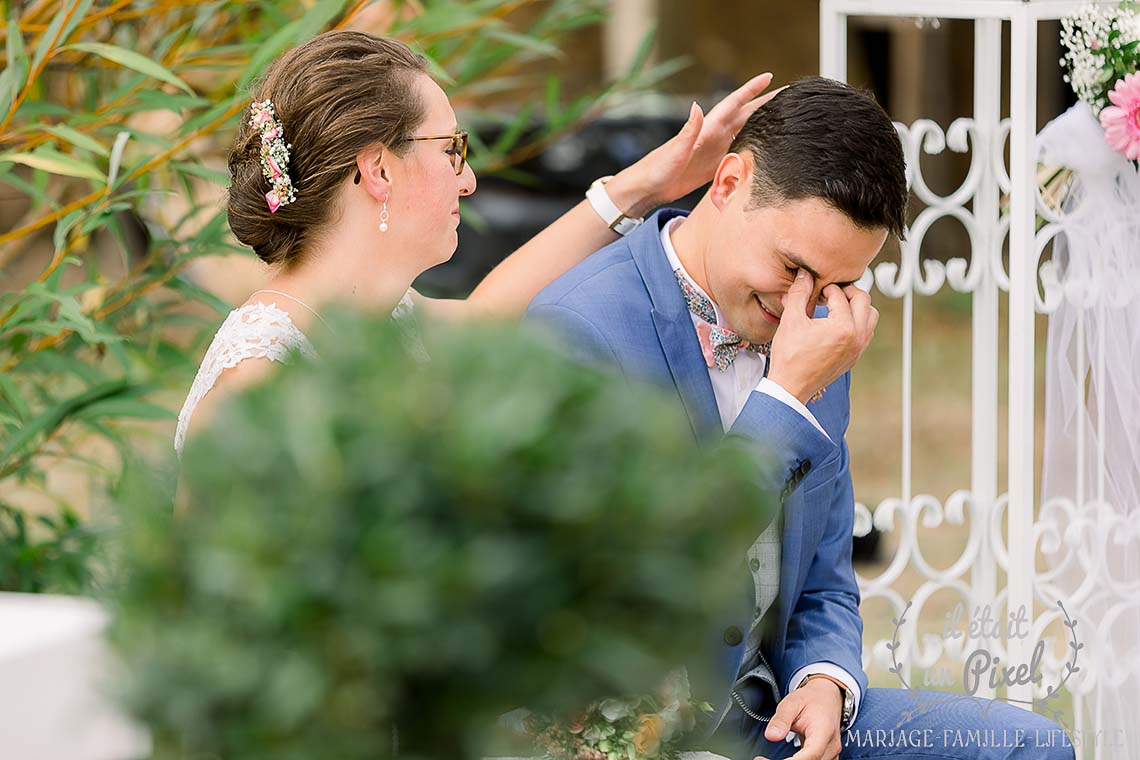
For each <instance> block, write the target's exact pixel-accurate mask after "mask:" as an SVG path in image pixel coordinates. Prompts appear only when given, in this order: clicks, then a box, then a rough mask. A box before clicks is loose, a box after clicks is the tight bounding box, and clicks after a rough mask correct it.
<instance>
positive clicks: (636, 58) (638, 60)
mask: <svg viewBox="0 0 1140 760" xmlns="http://www.w3.org/2000/svg"><path fill="white" fill-rule="evenodd" d="M656 41H657V25H656V24H654V25H653V26H651V27H650V28H649V30H648V31H647V32H646V33H645V36H643V37H642V38H641V42H639V43H638V45H637V52H636V53H634V55H633V59H632V60H631V61H630V63H629V70H628V72H627V73H626V76H627V77H632V76H634V75H636V74H637V73H638V72H639V71H641V70H642V69H643V68H644V67H645V63H646V61H648V60H649V54H650V53H652V52H653V43H655V42H656Z"/></svg>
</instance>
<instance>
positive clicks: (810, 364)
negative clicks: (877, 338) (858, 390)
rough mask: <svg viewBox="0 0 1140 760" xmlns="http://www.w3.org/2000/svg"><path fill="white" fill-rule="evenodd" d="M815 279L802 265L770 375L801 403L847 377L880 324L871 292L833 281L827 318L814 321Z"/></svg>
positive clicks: (786, 304) (827, 290)
mask: <svg viewBox="0 0 1140 760" xmlns="http://www.w3.org/2000/svg"><path fill="white" fill-rule="evenodd" d="M814 283H815V281H814V279H813V278H812V276H811V275H810V274H809V273H808V272H807V271H805V270H803V269H800V270H799V272H798V273H797V274H796V279H795V281H794V282H793V283H792V287H791V288H790V289H789V290H788V294H787V296H786V297H785V302H784V312H783V314H782V316H781V318H780V326H779V327H778V328H777V329H776V335H775V337H774V338H773V339H772V354H771V362H772V366H771V369H770V370H769V372H768V377H769V378H770V379H771V380H772V381H773V382H774V383H776V384H778V385H779V386H781V387H782V388H783V389H784V390H786V391H788V393H791V394H792V395H793V396H795V397H796V398H797V399H799V400H800V401H801V402H802V403H805V404H806V403H807V401H808V399H810V398H811V397H812V396H813V395H815V393H816V392H817V391H819V390H821V389H822V388H826V387H827V386H829V385H831V383H833V382H835V380H837V379H838V378H840V377H842V376H843V374H844V373H845V372H847V371H848V370H849V369H851V368H852V367H854V366H855V363H856V362H857V361H858V360H859V357H860V356H862V354H863V351H865V350H866V348H867V345H868V344H869V343H870V342H871V337H872V336H873V335H874V334H875V326H876V325H877V324H878V322H879V311H878V310H877V309H876V308H875V307H874V306H872V305H871V296H870V295H868V294H867V293H866V292H865V291H863V290H860V289H859V288H857V287H856V286H855V285H845V286H840V285H828V286H827V287H825V288H824V289H823V291H822V293H821V294H820V295H821V296H822V297H823V298H825V299H826V300H827V316H826V317H824V318H822V319H813V318H812V317H811V314H812V313H813V312H814V310H815V304H814V303H813V300H814V299H812V293H813V292H814V290H815V284H814Z"/></svg>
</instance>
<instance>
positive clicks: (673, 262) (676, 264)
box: [661, 216, 724, 325]
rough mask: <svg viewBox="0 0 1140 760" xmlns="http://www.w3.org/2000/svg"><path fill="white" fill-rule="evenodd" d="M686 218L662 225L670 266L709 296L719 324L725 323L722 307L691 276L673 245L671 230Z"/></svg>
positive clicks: (694, 287)
mask: <svg viewBox="0 0 1140 760" xmlns="http://www.w3.org/2000/svg"><path fill="white" fill-rule="evenodd" d="M684 218H685V217H683V216H678V217H674V218H673V219H670V220H669V221H667V222H665V224H663V225H662V226H661V247H662V248H664V249H665V256H666V257H667V258H668V259H669V267H670V268H671V269H672V270H673V271H677V270H678V269H680V270H681V274H683V275H684V276H685V279H686V280H688V281H689V284H690V285H692V286H693V290H695V291H697V292H698V293H700V294H701V295H702V296H704V297H705V298H707V299H708V301H709V303H711V304H712V307H713V311H714V312H715V313H716V323H717V324H718V325H719V324H723V323H724V318H723V315H722V314H721V313H720V307H719V306H717V305H716V301H714V300H713V299H712V297H711V296H709V294H708V293H706V292H705V291H704V289H703V288H702V287H701V286H700V285H698V284H697V281H696V280H694V279H693V278H692V277H691V276H689V270H687V269H685V265H684V264H682V263H681V258H680V257H679V256H678V255H677V249H676V248H674V247H673V238H672V237H671V231H672V229H673V227H674V226H675V225H676V224H678V223H679V222H680V221H681V220H682V219H684Z"/></svg>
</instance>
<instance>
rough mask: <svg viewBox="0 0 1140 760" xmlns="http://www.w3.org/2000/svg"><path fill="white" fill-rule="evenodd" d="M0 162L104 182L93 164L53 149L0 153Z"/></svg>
mask: <svg viewBox="0 0 1140 760" xmlns="http://www.w3.org/2000/svg"><path fill="white" fill-rule="evenodd" d="M2 162H9V163H14V164H23V165H24V166H29V167H31V168H33V169H38V170H40V171H42V172H47V173H48V174H60V175H63V176H65V177H80V178H82V179H90V180H93V181H95V182H99V183H103V182H104V179H103V173H102V172H101V171H99V170H98V169H96V168H95V166H94V165H92V164H89V163H87V162H86V161H80V160H79V159H77V158H75V157H73V156H67V155H64V154H63V153H60V152H58V151H55V150H40V151H37V152H36V153H0V163H2Z"/></svg>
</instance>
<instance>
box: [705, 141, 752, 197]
mask: <svg viewBox="0 0 1140 760" xmlns="http://www.w3.org/2000/svg"><path fill="white" fill-rule="evenodd" d="M751 158H752V157H751V156H745V155H741V154H740V153H728V154H726V155H725V157H724V158H722V159H721V160H720V165H719V166H717V168H716V174H714V175H713V181H712V186H711V187H709V199H710V200H711V201H712V204H713V205H714V206H715V207H716V208H717V210H718V211H724V210H725V209H727V208H728V207H729V205H731V204H732V202H733V200H734V199H736V197H737V196H738V195H739V194H740V193H744V194H745V197H744V200H745V201H747V199H748V196H749V195H751V193H752V160H751Z"/></svg>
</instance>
